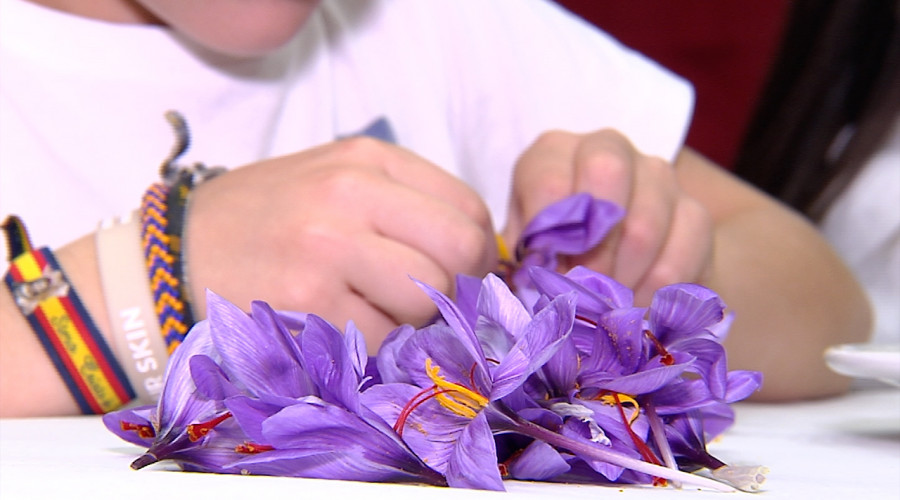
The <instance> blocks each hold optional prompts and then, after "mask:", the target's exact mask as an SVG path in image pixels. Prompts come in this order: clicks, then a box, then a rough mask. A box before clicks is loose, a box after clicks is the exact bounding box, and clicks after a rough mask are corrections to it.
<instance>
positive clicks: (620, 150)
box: [568, 130, 638, 274]
mask: <svg viewBox="0 0 900 500" xmlns="http://www.w3.org/2000/svg"><path fill="white" fill-rule="evenodd" d="M637 158H638V155H636V151H635V150H634V147H633V146H632V145H631V143H630V142H629V141H628V140H627V139H625V137H624V136H622V135H621V134H619V133H617V132H614V131H611V130H601V131H599V132H595V133H592V134H589V135H587V136H585V138H584V140H583V141H582V142H581V143H580V145H579V147H578V149H577V151H576V154H575V159H574V161H575V165H574V169H575V181H574V183H575V184H574V188H573V189H574V191H576V192H587V193H590V194H592V195H593V196H595V197H597V198H601V199H605V200H608V201H611V202H613V203H616V204H618V205H619V206H621V207H623V208H625V209H626V214H627V215H626V217H627V216H628V215H630V214H631V211H632V207H631V203H632V194H633V190H634V184H635V179H634V177H635V175H636V166H635V161H636V159H637ZM623 226H624V224H623V223H620V224H618V225H617V226H616V227H614V228H613V229H612V230H611V231H610V232H609V233H608V234H607V235H606V237H605V238H604V239H603V241H602V242H601V243H600V245H598V246H597V248H594V249H592V250H590V251H588V252H586V253H585V254H584V255H581V256H576V257H573V258H570V259H568V262H569V264H570V265H584V266H587V267H590V268H592V269H595V270H597V271H600V272H604V273H608V274H612V273H613V272H614V269H615V265H616V258H617V257H618V253H617V251H616V249H617V248H618V247H619V241H620V240H621V238H622V231H623Z"/></svg>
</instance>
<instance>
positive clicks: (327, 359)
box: [300, 314, 360, 412]
mask: <svg viewBox="0 0 900 500" xmlns="http://www.w3.org/2000/svg"><path fill="white" fill-rule="evenodd" d="M300 345H301V350H302V352H303V362H304V366H306V370H307V373H309V376H310V379H311V380H312V381H313V383H314V384H315V385H316V387H317V388H318V390H319V397H321V398H322V399H323V400H325V401H327V402H329V403H333V404H337V405H340V406H343V407H344V408H347V409H348V410H350V411H352V412H355V411H357V409H358V405H359V397H358V396H359V393H358V390H359V382H360V377H359V373H358V371H357V370H358V369H359V368H358V367H357V366H356V363H357V362H358V361H359V360H358V359H357V361H356V362H354V361H353V360H352V359H351V353H348V352H347V346H346V345H345V344H344V336H343V334H341V332H340V330H338V329H337V328H335V327H334V326H333V325H332V324H331V323H329V322H327V321H325V320H324V319H322V318H320V317H318V316H316V315H313V314H311V315H309V317H308V318H307V320H306V329H304V330H303V334H302V335H301V336H300ZM352 354H353V356H356V352H354V353H352Z"/></svg>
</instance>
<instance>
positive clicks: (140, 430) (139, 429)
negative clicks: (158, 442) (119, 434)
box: [119, 420, 156, 439]
mask: <svg viewBox="0 0 900 500" xmlns="http://www.w3.org/2000/svg"><path fill="white" fill-rule="evenodd" d="M119 427H120V428H121V429H122V430H123V431H131V432H136V433H137V435H138V436H140V437H142V438H144V439H152V438H155V437H156V431H155V430H153V427H150V426H149V425H143V424H133V423H131V422H125V421H124V420H123V421H121V422H119Z"/></svg>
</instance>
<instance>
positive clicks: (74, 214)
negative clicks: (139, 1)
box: [0, 0, 693, 247]
mask: <svg viewBox="0 0 900 500" xmlns="http://www.w3.org/2000/svg"><path fill="white" fill-rule="evenodd" d="M0 12H2V14H0V216H5V215H6V214H10V213H15V214H17V215H20V216H21V217H22V218H23V219H24V220H25V222H26V224H27V226H28V227H29V230H30V233H31V236H32V239H33V240H34V242H35V244H37V245H45V244H46V245H49V246H51V247H55V246H59V245H61V244H64V243H65V242H68V241H70V240H72V239H74V238H76V237H78V236H80V235H83V234H86V233H89V232H91V231H93V230H95V229H96V226H97V223H98V222H99V221H100V220H102V219H106V218H109V217H111V216H114V215H119V214H123V213H126V212H128V211H130V210H131V209H133V208H135V207H137V206H138V204H139V202H140V197H141V195H142V193H143V191H144V190H145V189H146V188H147V186H149V185H150V184H151V183H153V182H156V181H157V180H158V174H157V172H158V167H159V164H160V162H161V161H162V159H163V158H164V157H166V156H167V155H168V153H169V151H170V149H171V147H172V144H173V133H172V131H171V129H170V127H169V125H168V123H167V122H166V121H165V120H164V118H163V114H164V112H165V111H166V110H169V109H174V110H178V111H179V112H181V113H182V115H183V116H185V118H186V119H187V121H188V124H189V126H190V129H191V132H192V134H191V135H192V145H191V148H190V150H189V152H188V154H187V155H186V156H185V158H184V161H185V162H189V163H192V162H195V161H202V162H204V163H206V164H208V165H223V166H227V167H237V166H240V165H242V164H246V163H249V162H253V161H256V160H259V159H263V158H267V157H270V156H275V155H281V154H287V153H291V152H295V151H299V150H302V149H305V148H308V147H310V146H314V145H317V144H321V143H324V142H328V141H331V140H333V139H335V138H336V137H341V136H346V135H350V134H355V133H359V132H360V131H363V130H364V129H365V128H366V127H367V126H368V125H370V124H371V123H373V122H376V121H377V120H378V119H382V118H383V119H386V121H387V123H388V124H389V126H390V128H391V130H392V132H393V135H394V138H395V140H396V142H397V143H398V144H400V145H401V146H404V147H406V148H408V149H410V150H412V151H415V152H416V153H418V154H419V155H421V156H423V157H425V158H427V159H429V160H430V161H432V162H434V163H436V164H438V165H441V166H442V167H444V168H446V169H447V170H448V171H450V172H452V173H454V174H455V175H457V176H459V177H460V178H462V179H464V180H465V181H466V182H468V183H469V184H470V185H472V186H473V187H474V188H475V189H476V190H477V191H478V192H480V193H481V194H482V195H483V196H484V197H485V200H486V201H487V203H488V206H489V208H490V209H491V212H492V214H493V217H494V223H495V226H496V227H498V228H499V227H502V225H503V223H504V222H505V213H506V205H507V197H508V190H509V180H510V178H511V171H512V167H513V165H514V163H515V160H516V158H517V156H518V155H519V154H520V153H521V152H522V151H523V150H524V149H525V148H526V147H527V146H528V145H529V144H530V143H531V142H532V141H533V140H534V139H535V138H536V137H537V135H538V134H539V133H540V132H542V131H544V130H548V129H554V128H560V129H566V130H571V131H575V132H585V131H589V130H596V129H599V128H603V127H613V128H616V129H618V130H620V131H622V132H624V133H625V134H626V135H627V136H629V137H630V139H631V140H632V141H633V142H634V143H635V145H636V146H637V147H638V148H639V149H641V150H642V151H644V152H645V153H648V154H654V155H658V156H661V157H664V158H668V159H671V158H673V157H674V155H675V154H676V152H677V150H678V149H679V148H680V146H681V143H682V141H683V138H684V134H685V131H686V128H687V124H688V121H689V117H690V112H691V108H692V105H693V93H692V89H691V87H690V85H689V84H687V83H686V82H685V81H683V80H681V79H679V78H678V77H675V76H673V75H671V74H670V73H668V72H666V71H665V70H663V69H662V68H660V67H659V66H657V65H656V64H654V63H653V62H651V61H649V60H647V59H646V58H644V57H642V56H641V55H639V54H636V53H634V52H632V51H629V50H627V49H625V48H623V47H622V46H620V45H619V44H618V43H617V42H616V41H614V40H613V39H611V38H610V37H609V36H607V35H605V34H603V33H601V32H598V31H597V30H596V29H594V28H593V27H592V26H590V25H588V24H587V23H585V22H583V21H581V20H580V19H578V18H576V17H574V16H572V15H571V14H569V13H567V12H565V11H563V10H562V9H561V8H560V7H558V6H556V5H555V4H553V3H550V2H547V1H543V0H491V1H484V0H446V1H438V0H428V1H420V0H373V1H369V2H359V1H352V0H324V1H323V2H322V4H321V6H320V7H319V8H318V9H317V11H316V13H315V14H314V15H313V16H312V17H311V19H310V20H309V21H308V23H307V24H306V25H305V26H304V27H303V28H302V30H301V31H300V32H299V33H298V34H297V36H296V37H295V38H294V39H293V40H292V41H291V42H290V43H289V44H288V45H286V46H285V47H283V48H282V49H280V50H278V51H277V52H274V53H272V54H270V55H268V56H266V57H262V58H256V59H232V58H225V57H223V56H220V55H216V54H211V53H209V52H208V51H205V50H203V49H202V48H200V47H197V46H195V45H193V44H191V43H190V42H188V41H186V40H183V39H181V38H180V37H178V36H177V35H175V34H173V33H172V32H171V31H170V30H168V29H166V28H164V27H159V26H143V25H122V24H110V23H105V22H100V21H95V20H89V19H84V18H80V17H75V16H71V15H68V14H64V13H61V12H58V11H54V10H50V9H46V8H43V7H41V6H37V5H34V4H30V3H28V2H25V1H24V0H0Z"/></svg>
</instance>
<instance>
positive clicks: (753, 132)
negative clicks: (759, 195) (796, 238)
mask: <svg viewBox="0 0 900 500" xmlns="http://www.w3.org/2000/svg"><path fill="white" fill-rule="evenodd" d="M898 114H900V0H795V1H794V2H793V4H792V6H791V10H790V13H789V15H788V18H787V21H786V27H785V31H784V35H783V38H782V41H781V47H780V52H779V53H778V55H777V57H776V58H775V61H774V64H773V66H772V68H771V70H770V73H769V77H768V81H767V82H766V85H765V87H764V90H763V92H762V94H761V96H760V100H759V103H758V105H757V108H756V111H755V114H754V115H753V118H752V119H751V121H750V124H749V125H748V128H747V131H746V133H745V136H744V140H743V143H742V145H741V148H740V150H739V153H738V158H737V161H736V163H735V167H734V169H735V172H736V173H737V174H738V175H739V176H741V177H743V178H744V179H746V180H748V181H750V182H751V183H753V184H755V185H757V186H758V187H760V188H761V189H763V190H764V191H766V192H768V193H770V194H772V195H773V196H775V197H776V198H779V199H781V200H783V201H784V202H786V203H787V204H789V205H791V206H793V207H794V208H796V209H798V210H799V211H801V212H803V213H805V214H806V215H808V216H809V217H810V218H812V219H819V218H821V217H822V215H824V212H825V210H826V209H827V208H828V206H829V205H830V204H831V202H832V201H833V200H834V199H835V198H836V197H837V196H838V195H839V194H840V192H841V191H842V190H843V189H844V188H845V187H846V186H847V185H848V184H849V183H850V181H851V180H852V179H853V177H854V176H855V175H856V173H857V172H858V171H859V170H860V169H861V168H862V167H863V165H864V164H865V161H866V159H867V158H868V157H869V156H870V155H871V154H872V153H873V152H875V151H876V150H877V148H878V147H879V146H880V144H881V142H882V141H883V139H884V137H885V135H886V134H887V133H888V132H889V130H890V127H891V125H892V124H893V123H894V121H895V118H896V117H897V116H898Z"/></svg>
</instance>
